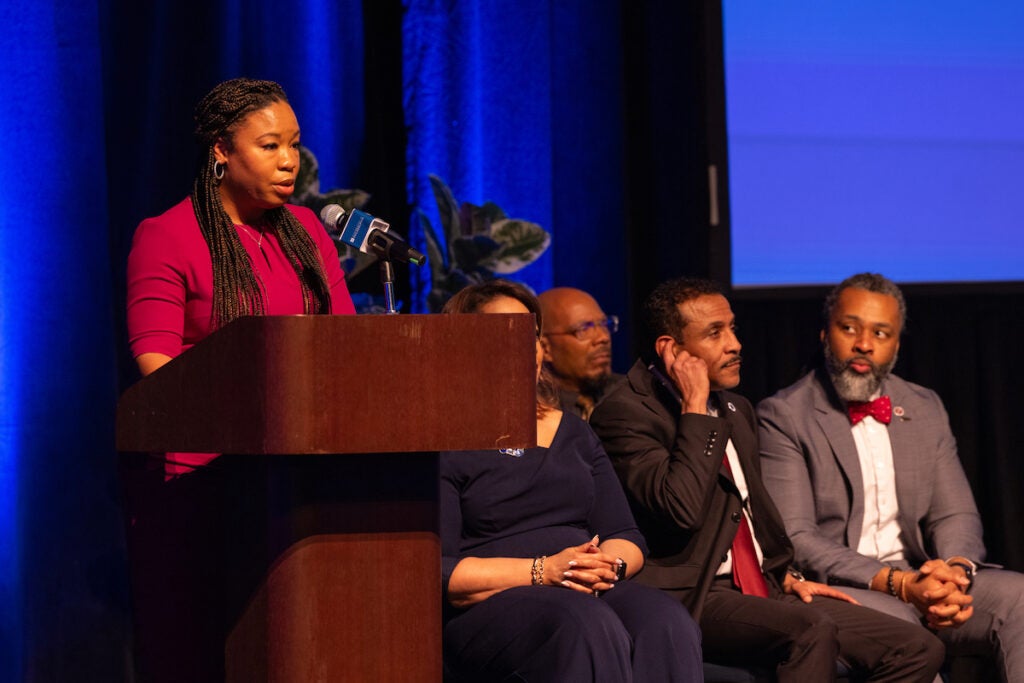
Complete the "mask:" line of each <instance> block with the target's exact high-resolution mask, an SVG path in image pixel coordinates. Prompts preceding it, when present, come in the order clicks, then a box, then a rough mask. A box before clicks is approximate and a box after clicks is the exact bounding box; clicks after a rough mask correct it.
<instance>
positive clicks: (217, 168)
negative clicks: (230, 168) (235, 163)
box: [213, 161, 226, 180]
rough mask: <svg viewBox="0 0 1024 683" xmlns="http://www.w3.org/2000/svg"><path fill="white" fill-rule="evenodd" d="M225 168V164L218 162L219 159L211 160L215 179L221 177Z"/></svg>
mask: <svg viewBox="0 0 1024 683" xmlns="http://www.w3.org/2000/svg"><path fill="white" fill-rule="evenodd" d="M225 168H226V166H225V165H224V164H222V163H220V162H219V161H215V162H213V177H214V178H216V179H217V180H221V179H223V178H224V169H225Z"/></svg>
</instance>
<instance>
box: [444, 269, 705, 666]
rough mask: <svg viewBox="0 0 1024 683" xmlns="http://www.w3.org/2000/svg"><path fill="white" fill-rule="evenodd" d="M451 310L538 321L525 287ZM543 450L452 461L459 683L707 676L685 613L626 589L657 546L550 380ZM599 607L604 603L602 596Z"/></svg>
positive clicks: (474, 454) (462, 296) (489, 290)
mask: <svg viewBox="0 0 1024 683" xmlns="http://www.w3.org/2000/svg"><path fill="white" fill-rule="evenodd" d="M444 310H445V312H446V313H533V314H534V315H535V316H536V318H537V326H538V331H539V329H540V324H541V320H540V306H539V305H538V303H537V299H536V298H535V297H534V296H533V295H532V294H531V293H530V292H529V291H528V290H527V289H526V288H524V287H522V286H521V285H518V284H516V283H512V282H508V281H504V280H493V281H489V282H485V283H483V284H478V285H471V286H470V287H467V288H466V289H463V290H462V291H460V292H459V293H457V294H456V295H455V296H454V297H453V298H452V299H451V300H450V301H449V302H448V304H447V305H446V306H445V309H444ZM541 360H542V351H541V348H540V344H539V343H538V344H537V367H538V391H537V446H536V447H535V448H527V449H514V450H512V449H505V450H500V451H499V450H493V451H458V452H456V451H452V452H447V453H443V454H442V455H441V546H442V580H443V582H444V596H445V626H444V657H445V669H446V671H447V673H448V677H449V678H450V679H454V680H459V681H500V680H505V679H514V680H526V681H614V682H615V683H622V682H623V681H650V682H655V681H701V680H702V673H701V671H702V669H701V651H700V631H699V630H698V628H697V625H696V624H695V623H694V622H693V620H692V619H691V618H690V615H689V614H688V613H687V612H686V610H685V608H683V607H682V605H681V604H680V603H679V602H678V601H676V600H672V599H671V598H669V597H668V596H667V595H665V594H663V593H661V592H660V591H658V590H656V589H651V588H648V587H646V586H642V585H639V584H635V583H632V582H630V581H627V580H625V579H626V578H628V577H629V576H631V575H632V574H634V573H636V572H637V571H639V570H640V568H641V567H642V566H643V562H644V551H645V550H646V546H645V544H644V540H643V537H642V536H641V535H640V532H639V531H638V530H637V527H636V524H635V523H634V521H633V517H632V515H631V513H630V510H629V506H628V504H627V503H626V499H625V496H624V494H623V492H622V489H621V487H620V484H619V481H618V479H617V478H616V476H615V472H614V471H613V470H612V466H611V463H610V461H609V460H608V456H607V455H605V452H604V450H603V449H602V447H601V443H600V441H598V439H597V437H596V436H595V435H594V433H593V432H592V431H591V430H590V427H589V426H588V425H587V424H586V423H585V422H583V421H582V420H580V419H579V418H577V417H575V416H573V415H570V414H568V413H563V412H562V411H561V410H559V409H558V408H557V407H556V405H557V398H556V396H557V394H556V393H555V391H554V388H553V386H552V385H551V383H550V380H548V379H546V378H545V377H544V375H543V373H542V371H541V365H542V364H541ZM595 598H596V599H595Z"/></svg>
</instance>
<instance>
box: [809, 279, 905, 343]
mask: <svg viewBox="0 0 1024 683" xmlns="http://www.w3.org/2000/svg"><path fill="white" fill-rule="evenodd" d="M851 287H854V288H856V289H863V290H866V291H868V292H874V293H875V294H886V295H888V296H891V297H892V298H894V299H896V303H897V304H898V305H899V312H900V334H901V335H902V334H903V330H904V328H905V327H906V322H907V302H906V300H905V299H904V298H903V292H902V291H900V288H899V287H897V286H896V283H895V282H893V281H892V280H890V279H889V278H887V277H885V276H884V275H879V274H878V273H857V274H856V275H851V276H850V277H848V278H846V279H845V280H843V281H842V282H840V283H839V284H838V285H836V286H835V287H833V288H832V291H831V292H829V293H828V295H827V296H826V297H825V305H824V306H823V307H822V309H821V314H822V319H821V328H822V329H823V330H827V329H828V328H829V326H830V325H831V324H832V314H833V313H835V311H836V305H837V304H838V303H839V295H840V294H842V293H843V290H846V289H849V288H851Z"/></svg>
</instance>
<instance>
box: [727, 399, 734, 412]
mask: <svg viewBox="0 0 1024 683" xmlns="http://www.w3.org/2000/svg"><path fill="white" fill-rule="evenodd" d="M725 406H726V408H728V409H729V410H731V411H732V412H734V413H735V412H736V406H734V405H733V404H732V401H728V402H726V404H725Z"/></svg>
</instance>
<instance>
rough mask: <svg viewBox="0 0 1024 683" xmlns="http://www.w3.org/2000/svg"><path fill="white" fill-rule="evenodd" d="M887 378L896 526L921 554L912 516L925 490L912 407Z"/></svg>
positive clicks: (915, 550) (920, 554)
mask: <svg viewBox="0 0 1024 683" xmlns="http://www.w3.org/2000/svg"><path fill="white" fill-rule="evenodd" d="M890 380H891V378H890V379H887V380H886V382H885V384H884V385H883V387H882V391H883V393H888V394H889V398H890V399H891V400H892V406H893V417H892V422H890V423H889V443H890V444H891V446H892V466H893V470H894V472H895V474H896V500H898V501H899V508H900V515H899V520H900V528H901V529H902V530H903V539H904V543H906V544H907V545H908V546H909V550H910V554H911V555H913V556H918V557H923V556H924V555H925V552H924V548H923V547H922V546H921V543H920V541H919V538H918V536H919V530H918V529H917V525H916V523H914V522H913V521H908V519H910V520H912V519H913V517H914V514H913V512H912V511H913V510H918V509H920V506H921V503H920V501H919V498H920V497H921V496H922V495H924V494H925V491H923V490H922V486H921V482H922V481H924V477H923V476H922V473H921V471H920V463H919V461H918V459H917V458H915V457H914V454H916V453H917V449H918V448H919V447H920V446H919V444H918V443H916V442H915V431H916V430H915V429H914V423H913V417H914V416H913V415H912V414H911V413H912V412H913V410H912V409H908V406H907V401H908V398H909V396H908V395H907V394H906V392H904V391H903V387H902V386H900V384H899V382H896V381H890Z"/></svg>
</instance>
